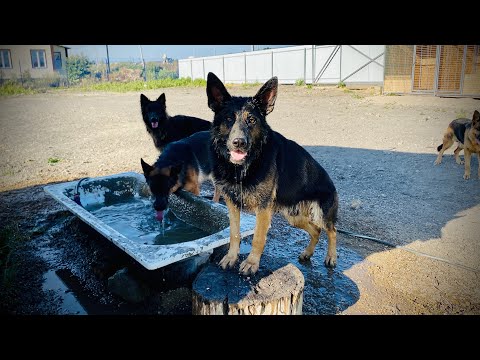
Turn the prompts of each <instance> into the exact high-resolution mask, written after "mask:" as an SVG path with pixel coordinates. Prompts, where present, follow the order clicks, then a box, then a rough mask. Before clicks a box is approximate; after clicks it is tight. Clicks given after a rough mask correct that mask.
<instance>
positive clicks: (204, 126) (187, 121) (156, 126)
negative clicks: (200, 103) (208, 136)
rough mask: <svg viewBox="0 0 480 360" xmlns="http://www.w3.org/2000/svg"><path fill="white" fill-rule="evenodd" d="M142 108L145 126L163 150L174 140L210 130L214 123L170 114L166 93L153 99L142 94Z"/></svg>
mask: <svg viewBox="0 0 480 360" xmlns="http://www.w3.org/2000/svg"><path fill="white" fill-rule="evenodd" d="M140 108H141V110H142V118H143V122H144V123H145V127H146V128H147V131H148V133H149V134H150V136H151V137H152V139H153V143H154V144H155V147H156V148H157V149H158V150H159V151H163V149H164V148H165V146H166V145H167V144H169V143H171V142H173V141H177V140H180V139H183V138H186V137H187V136H190V135H192V134H194V133H196V132H198V131H205V130H210V127H211V125H212V123H211V122H210V121H207V120H203V119H199V118H196V117H193V116H187V115H175V116H169V115H168V113H167V105H166V102H165V93H162V94H161V95H160V96H159V97H158V99H157V100H153V101H151V100H149V99H148V98H147V97H146V96H145V95H143V94H140Z"/></svg>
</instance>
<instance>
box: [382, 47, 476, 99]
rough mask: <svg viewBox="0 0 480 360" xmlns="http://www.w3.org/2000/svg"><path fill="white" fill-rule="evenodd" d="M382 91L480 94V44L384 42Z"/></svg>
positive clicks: (438, 94) (436, 94)
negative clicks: (393, 43)
mask: <svg viewBox="0 0 480 360" xmlns="http://www.w3.org/2000/svg"><path fill="white" fill-rule="evenodd" d="M383 91H384V93H397V94H401V93H403V94H406V93H408V94H433V95H435V96H453V97H480V45H387V46H386V47H385V71H384V88H383Z"/></svg>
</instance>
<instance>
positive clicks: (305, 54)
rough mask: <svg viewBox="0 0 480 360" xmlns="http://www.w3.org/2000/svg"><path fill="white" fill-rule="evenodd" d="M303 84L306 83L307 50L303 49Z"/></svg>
mask: <svg viewBox="0 0 480 360" xmlns="http://www.w3.org/2000/svg"><path fill="white" fill-rule="evenodd" d="M303 82H304V83H305V84H306V83H307V48H304V49H303Z"/></svg>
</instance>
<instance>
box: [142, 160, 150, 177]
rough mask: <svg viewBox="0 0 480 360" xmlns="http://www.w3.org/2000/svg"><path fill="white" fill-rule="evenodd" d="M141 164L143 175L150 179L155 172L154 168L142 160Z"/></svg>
mask: <svg viewBox="0 0 480 360" xmlns="http://www.w3.org/2000/svg"><path fill="white" fill-rule="evenodd" d="M140 162H141V163H142V169H143V174H144V175H145V177H148V176H149V175H150V173H151V172H152V170H153V166H151V165H148V164H147V163H146V162H145V161H143V159H142V158H140Z"/></svg>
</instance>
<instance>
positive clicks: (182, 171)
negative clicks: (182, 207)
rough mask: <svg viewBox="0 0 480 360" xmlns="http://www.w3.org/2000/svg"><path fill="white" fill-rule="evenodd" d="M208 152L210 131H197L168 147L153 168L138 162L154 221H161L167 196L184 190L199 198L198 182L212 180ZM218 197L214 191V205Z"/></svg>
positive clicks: (166, 203) (166, 204)
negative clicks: (151, 200)
mask: <svg viewBox="0 0 480 360" xmlns="http://www.w3.org/2000/svg"><path fill="white" fill-rule="evenodd" d="M209 151H210V132H209V131H201V132H198V133H195V134H193V135H191V136H189V137H187V138H185V139H182V140H179V141H175V142H172V143H170V144H168V145H167V146H166V147H165V150H164V151H163V152H162V153H161V154H160V156H159V157H158V160H157V161H156V162H155V164H154V165H153V166H151V165H149V164H147V163H146V162H145V161H144V160H143V159H142V158H141V159H140V162H141V164H142V169H143V174H144V175H145V180H146V181H147V184H148V186H149V188H150V191H151V193H152V194H153V196H154V197H155V201H154V203H153V208H154V209H155V210H156V218H157V219H158V220H160V221H162V220H163V212H164V210H165V209H166V208H167V207H168V197H169V195H170V194H172V193H174V192H176V191H177V190H179V189H185V190H187V191H190V192H191V193H193V194H195V195H199V194H200V185H201V184H202V182H203V181H205V180H206V179H211V178H212V177H211V174H212V165H211V162H210V155H209ZM219 197H220V195H219V193H218V192H217V190H216V188H215V193H214V196H213V201H215V202H218V200H219Z"/></svg>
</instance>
